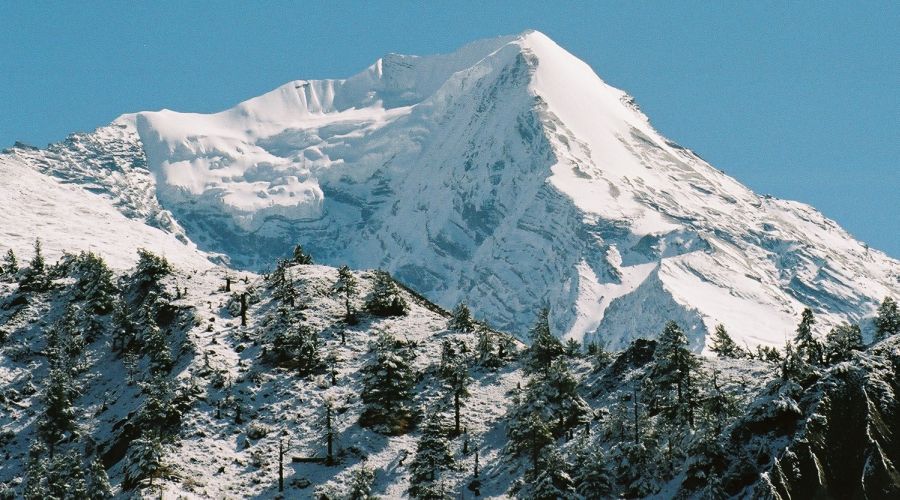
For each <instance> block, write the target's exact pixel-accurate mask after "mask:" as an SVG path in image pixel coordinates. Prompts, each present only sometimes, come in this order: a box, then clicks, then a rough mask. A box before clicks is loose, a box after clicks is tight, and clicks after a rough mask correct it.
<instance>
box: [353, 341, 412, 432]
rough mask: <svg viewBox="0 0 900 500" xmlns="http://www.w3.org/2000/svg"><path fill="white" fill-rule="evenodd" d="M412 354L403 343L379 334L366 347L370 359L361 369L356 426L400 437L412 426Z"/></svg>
mask: <svg viewBox="0 0 900 500" xmlns="http://www.w3.org/2000/svg"><path fill="white" fill-rule="evenodd" d="M411 361H412V355H411V353H410V352H409V348H408V347H407V346H406V345H405V343H403V342H400V341H398V340H397V339H395V338H394V337H393V336H392V335H391V334H389V333H387V332H381V334H380V335H379V336H378V339H377V340H376V341H375V342H374V343H373V344H372V345H371V347H370V358H369V360H368V361H367V362H366V364H365V366H364V367H363V368H362V375H363V391H362V394H361V397H362V400H363V403H365V404H366V408H365V411H364V412H363V414H362V416H361V417H360V425H362V426H363V427H367V426H372V427H375V428H376V429H377V430H379V431H381V432H384V433H387V434H394V435H396V434H403V433H405V432H406V431H407V430H408V429H409V428H410V427H411V426H412V424H413V421H414V418H415V411H414V409H413V404H412V403H413V387H414V385H415V383H416V376H415V373H414V372H413V369H412V366H411Z"/></svg>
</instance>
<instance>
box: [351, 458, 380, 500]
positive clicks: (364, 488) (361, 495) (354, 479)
mask: <svg viewBox="0 0 900 500" xmlns="http://www.w3.org/2000/svg"><path fill="white" fill-rule="evenodd" d="M374 482H375V471H373V470H372V469H370V468H369V467H368V466H366V464H361V465H360V466H358V467H356V468H355V469H353V471H352V472H350V488H349V490H350V491H349V492H348V493H347V499H348V500H370V499H371V498H373V497H372V483H374Z"/></svg>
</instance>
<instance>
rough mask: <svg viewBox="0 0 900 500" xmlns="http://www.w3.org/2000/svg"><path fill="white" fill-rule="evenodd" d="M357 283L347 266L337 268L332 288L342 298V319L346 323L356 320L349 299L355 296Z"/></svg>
mask: <svg viewBox="0 0 900 500" xmlns="http://www.w3.org/2000/svg"><path fill="white" fill-rule="evenodd" d="M358 288H359V284H358V283H357V281H356V277H355V276H353V272H352V271H350V268H349V267H347V266H341V267H339V268H338V279H337V281H335V283H334V286H333V287H332V290H333V291H334V293H337V294H339V295H340V296H341V297H343V299H344V321H345V322H347V323H348V324H353V323H355V322H356V316H355V315H354V314H353V307H352V304H351V300H353V298H354V297H355V296H356V293H357V290H358Z"/></svg>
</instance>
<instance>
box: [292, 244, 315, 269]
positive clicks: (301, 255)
mask: <svg viewBox="0 0 900 500" xmlns="http://www.w3.org/2000/svg"><path fill="white" fill-rule="evenodd" d="M293 262H294V263H295V264H301V265H310V264H312V263H313V260H312V257H311V256H310V255H309V254H308V253H306V252H304V251H303V245H297V246H295V247H294V258H293Z"/></svg>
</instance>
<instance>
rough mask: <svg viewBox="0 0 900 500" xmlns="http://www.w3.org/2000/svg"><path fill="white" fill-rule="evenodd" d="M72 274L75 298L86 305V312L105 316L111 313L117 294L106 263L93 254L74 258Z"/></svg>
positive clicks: (84, 253) (89, 253)
mask: <svg viewBox="0 0 900 500" xmlns="http://www.w3.org/2000/svg"><path fill="white" fill-rule="evenodd" d="M72 274H73V275H74V276H75V278H76V281H75V298H76V299H77V300H83V301H85V302H86V303H87V312H88V313H91V314H100V315H103V314H107V313H109V312H110V311H112V308H113V302H114V299H115V297H116V294H117V293H118V290H117V288H116V285H115V283H114V282H113V279H114V275H113V272H112V270H111V269H110V268H109V266H107V265H106V262H105V261H104V260H103V259H102V258H101V257H100V256H98V255H96V254H94V253H93V252H82V253H81V254H79V255H78V257H76V259H75V262H74V265H73V269H72Z"/></svg>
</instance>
